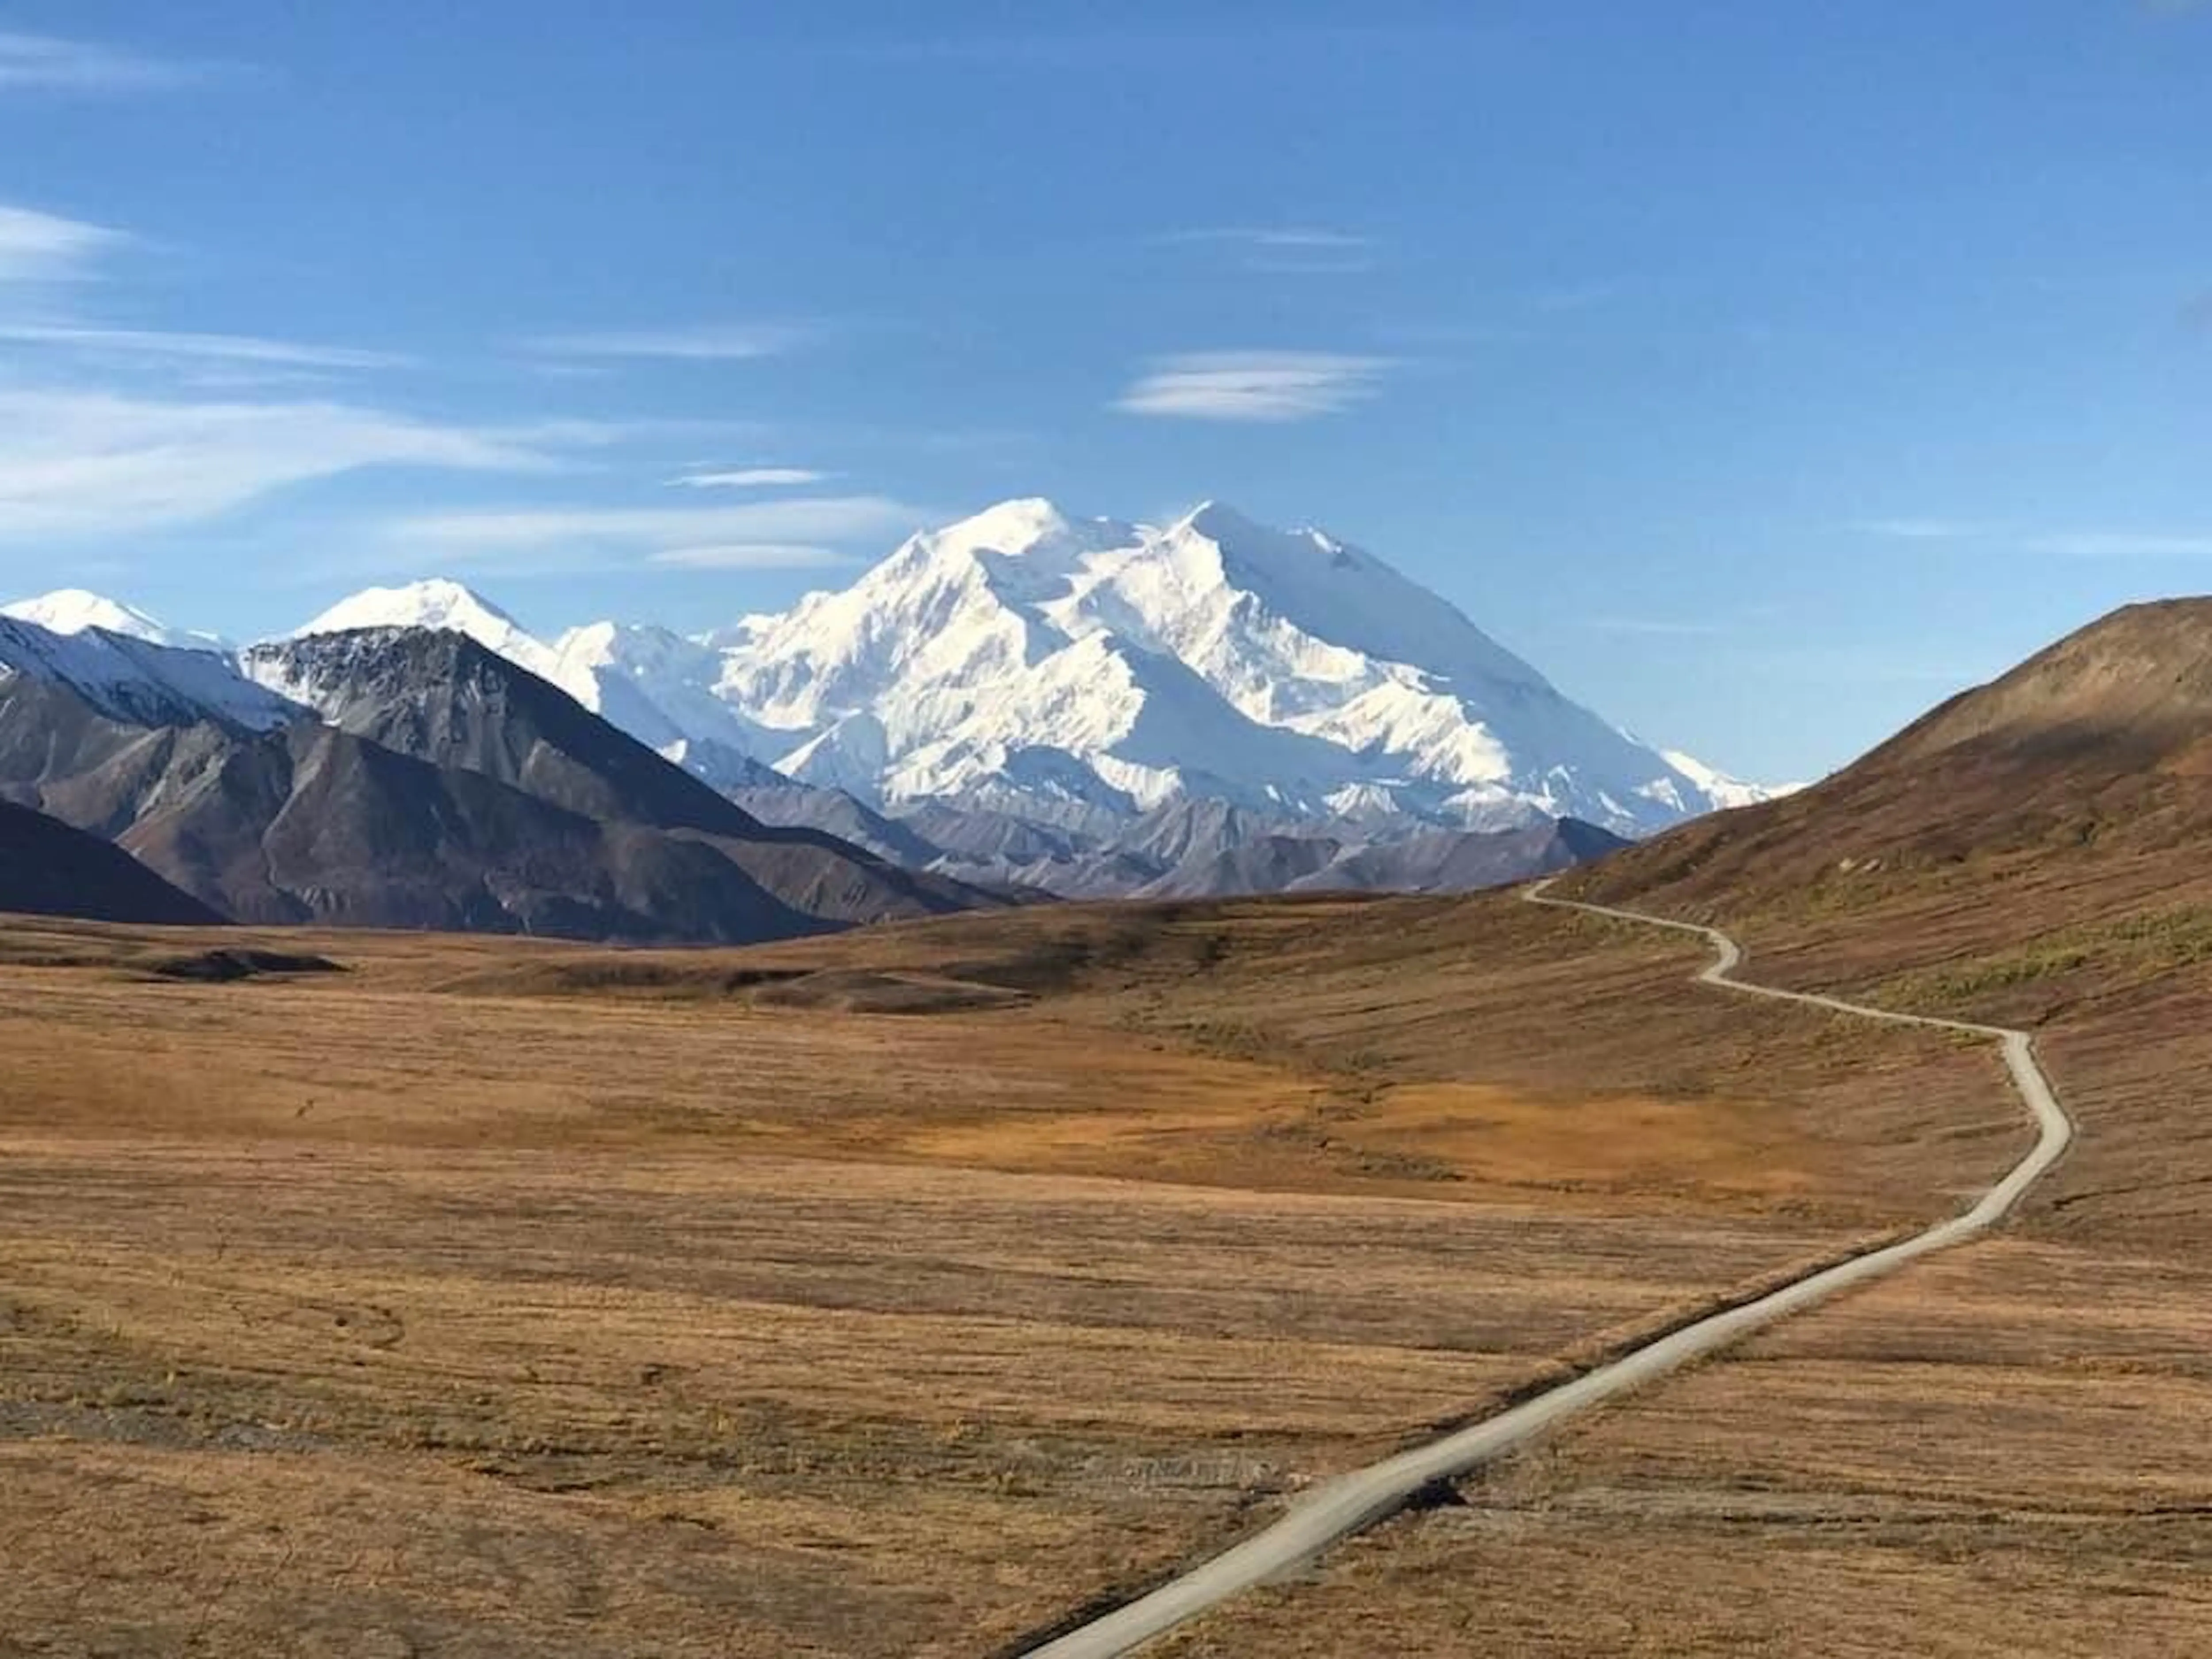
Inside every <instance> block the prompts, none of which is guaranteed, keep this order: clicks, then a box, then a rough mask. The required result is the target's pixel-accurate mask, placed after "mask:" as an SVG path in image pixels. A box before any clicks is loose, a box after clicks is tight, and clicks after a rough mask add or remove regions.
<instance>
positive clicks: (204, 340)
mask: <svg viewBox="0 0 2212 1659" xmlns="http://www.w3.org/2000/svg"><path fill="white" fill-rule="evenodd" d="M0 341H6V342H9V343H12V344H16V345H35V346H52V347H59V348H64V349H76V350H81V351H91V352H106V353H113V354H117V355H121V356H151V357H183V358H191V359H195V360H201V361H207V362H232V363H254V364H260V365H264V366H266V367H270V368H317V369H371V368H405V367H406V366H408V364H410V362H412V361H413V359H411V358H409V357H404V356H398V355H397V354H395V353H392V352H386V351H364V350H359V349H355V348H353V347H350V346H325V345H302V344H298V343H294V342H292V341H289V340H264V339H260V338H257V337H253V336H252V335H244V334H193V333H173V332H169V331H163V330H156V329H137V328H80V327H74V326H69V325H59V324H42V323H0Z"/></svg>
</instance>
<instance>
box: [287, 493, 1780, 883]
mask: <svg viewBox="0 0 2212 1659" xmlns="http://www.w3.org/2000/svg"><path fill="white" fill-rule="evenodd" d="M361 629H379V630H390V629H418V630H420V629H430V630H453V631H458V632H459V633H463V634H465V635H468V636H469V637H471V639H473V640H475V641H477V643H479V644H480V645H482V646H483V647H486V648H487V649H489V650H490V651H492V652H494V653H498V654H499V655H501V656H503V657H505V658H507V659H508V660H510V661H512V662H513V663H515V664H517V665H520V666H521V667H523V668H526V669H527V670H529V671H531V672H532V674H535V675H538V676H539V677H540V678H544V680H546V681H548V682H550V683H551V684H554V685H556V686H558V687H559V688H561V689H562V690H564V691H566V692H567V693H568V695H569V696H571V697H573V698H574V699H575V701H576V702H578V703H580V704H581V705H582V706H583V707H584V708H586V709H589V710H592V711H593V712H595V713H597V714H599V715H601V716H602V717H603V718H605V720H608V721H610V722H611V723H612V724H613V725H615V726H619V727H621V728H622V729H623V731H625V732H629V734H630V735H632V736H633V737H635V738H637V739H638V740H639V741H640V742H641V743H643V744H647V746H649V747H651V748H652V749H653V750H657V751H658V752H659V754H660V755H661V756H662V757H665V758H666V759H668V760H671V761H673V762H675V763H678V764H680V765H682V766H683V767H684V768H685V769H687V770H689V771H690V772H691V773H692V774H693V775H695V776H696V777H697V778H699V779H700V780H701V781H703V782H705V783H708V784H709V785H711V786H713V787H714V788H715V789H717V790H720V791H721V792H722V793H725V794H726V795H727V796H729V797H730V798H731V799H733V800H735V801H736V802H737V803H738V804H739V805H742V806H744V808H745V809H746V810H748V811H750V812H752V813H754V814H755V815H757V816H758V817H762V818H764V819H767V820H769V821H772V822H776V823H785V824H790V825H800V826H806V827H811V828H815V829H823V830H826V831H828V832H829V833H831V834H834V835H836V836H840V837H842V838H845V839H848V840H851V841H853V842H856V843H858V844H860V845H861V846H864V847H866V848H870V849H871V850H872V851H874V852H876V853H878V854H880V855H882V856H884V857H885V858H888V859H892V860H897V861H900V862H904V863H908V864H916V865H925V866H930V867H933V868H934V869H937V870H939V871H940V872H944V873H946V874H950V875H952V876H955V877H957V878H963V879H967V880H970V881H977V882H983V883H987V884H997V885H1010V886H1015V887H1020V888H1025V889H1031V890H1042V891H1048V892H1052V893H1056V894H1060V895H1062V896H1131V895H1134V896H1197V895H1200V894H1216V895H1227V894H1236V893H1247V892H1263V891H1275V890H1309V889H1359V888H1364V889H1403V890H1455V889H1460V888H1464V887H1468V886H1475V885H1484V884H1492V883H1494V882H1498V881H1504V880H1511V879H1515V878H1519V877H1522V876H1524V875H1528V874H1532V873H1537V872H1545V871H1549V870H1553V869H1557V868H1559V867H1562V866H1564V865H1565V864H1568V863H1571V862H1575V861H1577V860H1580V859H1583V858H1586V857H1589V856H1592V855H1594V854H1596V853H1600V852H1603V851H1606V850H1609V849H1610V848H1613V847H1614V846H1617V845H1619V844H1620V838H1622V837H1635V836H1643V835H1646V834H1649V833H1650V832H1652V831H1655V830H1657V829H1664V828H1666V827H1668V826H1669V825H1671V824H1674V823H1680V822H1681V821H1682V820H1683V819H1684V818H1686V817H1692V816H1695V815H1698V814H1700V813H1704V812H1708V811H1714V810H1717V809H1719V808H1723V807H1729V806H1735V805H1744V804H1746V803H1747V802H1751V801H1756V800H1759V799H1766V798H1767V796H1768V795H1769V794H1770V793H1771V792H1769V791H1766V790H1764V789H1761V788H1759V787H1756V786H1752V785H1747V784H1744V783H1741V782H1738V781H1735V780H1734V779H1731V778H1729V777H1727V776H1725V775H1723V774H1721V773H1719V772H1717V771H1715V770H1713V769H1710V768H1708V767H1706V766H1705V765H1703V764H1701V763H1699V762H1697V761H1696V760H1693V759H1692V758H1691V757H1687V756H1686V755H1682V754H1680V753H1676V752H1673V751H1666V750H1657V749H1654V748H1651V747H1650V746H1648V745H1646V744H1644V743H1642V742H1640V741H1638V739H1636V738H1632V737H1631V736H1629V735H1628V734H1626V732H1622V731H1621V730H1620V729H1618V728H1616V727H1614V726H1612V725H1610V724H1608V723H1607V721H1605V720H1602V719H1601V718H1600V717H1599V716H1597V715H1596V714H1593V713H1591V712H1590V711H1589V709H1587V708H1583V707H1582V706H1581V705H1579V704H1577V703H1576V702H1573V701H1571V699H1569V698H1568V697H1566V696H1565V695H1563V694H1562V693H1561V692H1559V690H1557V689H1556V688H1555V687H1553V685H1552V684H1550V683H1549V682H1548V681H1547V679H1545V678H1544V677H1543V676H1542V675H1541V673H1539V672H1538V671H1536V670H1535V669H1534V667H1532V666H1530V665H1528V663H1526V662H1524V661H1522V659H1520V658H1518V657H1516V656H1515V655H1513V654H1512V653H1510V652H1508V651H1507V650H1505V649H1504V647H1501V646H1499V645H1498V643H1496V642H1495V641H1492V639H1490V638H1489V637H1488V636H1487V635H1485V634H1484V633H1483V632H1482V631H1481V630H1480V629H1478V628H1476V627H1475V626H1474V624H1473V623H1471V622H1469V621H1468V619H1467V618H1466V617H1464V616H1462V614H1461V613H1460V612H1459V611H1456V610H1455V609H1454V608H1453V607H1452V606H1450V605H1448V604H1446V603H1445V602H1444V601H1443V600H1442V599H1439V598H1437V596H1436V595H1435V594H1433V593H1431V592H1427V591H1426V590H1425V589H1423V588H1421V587H1419V586H1417V585H1416V584H1414V583H1413V582H1411V581H1410V580H1407V578H1406V577H1404V576H1403V575H1401V574H1399V573H1398V572H1397V571H1395V570H1394V569H1393V568H1391V567H1390V566H1389V565H1388V564H1386V563H1384V562H1383V561H1382V560H1380V559H1378V558H1376V556H1373V555H1372V554H1370V553H1367V552H1364V551H1363V550H1359V549H1358V548H1355V547H1353V546H1352V545H1350V544H1347V543H1345V542H1342V541H1340V540H1338V539H1337V538H1334V537H1331V536H1329V535H1327V534H1325V533H1323V532H1319V531H1313V530H1307V531H1299V532H1282V531H1278V530H1273V529H1269V528H1267V527H1266V526H1261V525H1257V524H1255V523H1253V522H1252V521H1250V520H1248V519H1245V518H1243V517H1242V516H1241V515H1239V514H1238V513H1236V512H1234V511H1233V510H1232V509H1231V508H1228V507H1222V506H1218V505H1208V506H1206V507H1201V508H1200V509H1199V510H1198V511H1196V512H1194V513H1191V514H1190V515H1188V517H1186V518H1184V519H1182V520H1179V521H1177V522H1176V523H1175V524H1173V525H1170V526H1167V527H1165V528H1156V527H1152V526H1141V525H1134V524H1127V523H1122V522H1119V521H1116V520H1106V519H1089V520H1084V519H1075V518H1071V517H1070V516H1069V515H1067V514H1066V513H1063V512H1062V511H1060V509H1059V508H1058V507H1054V505H1053V504H1051V503H1050V502H1048V501H1037V500H1024V501H1008V502H1005V503H1003V504H1001V505H1000V506H998V507H992V508H990V509H989V510H987V511H986V512H983V513H978V514H976V515H975V516H974V517H972V518H969V519H965V520H961V521H959V522H958V523H956V524H953V525H950V526H945V528H942V529H939V530H936V531H932V532H926V533H923V534H921V535H917V536H915V537H914V538H911V539H909V540H908V542H906V543H905V544H903V545H902V546H901V547H900V548H899V549H898V550H896V551H895V552H894V553H893V554H892V555H891V556H890V557H889V558H888V559H886V560H885V561H884V562H882V563H881V564H879V565H878V566H877V567H876V568H874V569H872V570H871V571H869V572H868V573H867V574H865V575H864V576H863V577H862V578H861V579H860V580H859V581H858V582H856V583H855V584H854V586H851V587H849V588H848V589H846V590H844V591H842V592H825V593H817V594H814V595H811V596H810V597H808V598H807V599H804V600H802V601H801V602H800V603H799V605H796V606H794V607H793V609H792V610H791V611H788V612H786V613H784V614H781V615H777V616H763V617H746V618H744V619H743V620H742V621H740V622H738V623H736V624H734V625H732V626H731V627H728V628H726V629H720V630H718V631H715V632H713V633H710V634H708V635H702V636H699V637H697V638H684V637H682V636H679V635H676V634H673V633H671V632H670V631H669V630H667V629H661V628H657V627H651V626H640V625H635V624H629V623H609V622H602V623H593V624H591V625H589V626H586V627H581V628H577V629H570V630H569V631H568V632H567V633H564V634H562V635H558V636H557V637H555V638H552V639H550V640H547V639H541V638H539V637H538V636H537V635H532V633H530V632H529V631H528V630H526V629H524V628H523V627H522V626H521V624H520V623H518V622H516V620H515V619H514V618H513V617H512V616H510V615H509V614H508V613H507V612H506V611H503V610H501V608H499V607H498V606H497V605H494V604H493V603H491V602H490V601H489V600H487V599H483V598H482V597H481V596H479V595H477V594H475V593H473V592H471V591H469V590H468V589H467V588H465V587H464V586H460V585H459V584H458V583H455V582H452V581H449V580H427V581H422V582H418V583H415V584H412V585H410V586H402V587H389V588H372V589H369V590H368V591H366V592H362V593H358V594H356V595H354V596H353V597H351V598H350V599H345V600H343V601H342V602H340V603H339V604H338V605H335V606H333V607H332V608H331V609H330V610H328V611H325V612H324V613H323V614H322V615H320V616H319V617H316V618H314V619H313V621H312V622H310V623H307V625H306V626H305V627H304V628H302V629H300V630H299V636H300V637H312V636H316V635H326V634H334V633H347V632H353V631H356V630H361ZM256 672H257V673H263V672H264V671H263V670H256ZM1555 826H1557V827H1556V828H1555Z"/></svg>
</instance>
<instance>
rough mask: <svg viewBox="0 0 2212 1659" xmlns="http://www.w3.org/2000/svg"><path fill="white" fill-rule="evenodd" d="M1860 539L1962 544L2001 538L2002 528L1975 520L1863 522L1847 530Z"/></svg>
mask: <svg viewBox="0 0 2212 1659" xmlns="http://www.w3.org/2000/svg"><path fill="white" fill-rule="evenodd" d="M1851 528H1852V529H1854V530H1856V531H1858V532H1860V533H1861V534H1863V535H1868V536H1880V537H1882V538H1886V539H1887V540H1890V541H1898V542H1966V541H1979V540H1981V539H1982V538H1984V537H1988V536H1996V535H2002V533H2003V531H2004V526H2002V525H1995V524H1990V523H1987V522H1984V520H1978V519H1865V520H1861V521H1859V522H1858V523H1857V524H1855V525H1853V526H1851Z"/></svg>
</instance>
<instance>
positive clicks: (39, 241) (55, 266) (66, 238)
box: [0, 204, 131, 283]
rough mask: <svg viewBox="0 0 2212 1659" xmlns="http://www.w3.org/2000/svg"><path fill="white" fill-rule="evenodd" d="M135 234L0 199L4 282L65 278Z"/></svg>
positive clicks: (0, 254) (81, 272)
mask: <svg viewBox="0 0 2212 1659" xmlns="http://www.w3.org/2000/svg"><path fill="white" fill-rule="evenodd" d="M129 240H131V239H130V238H129V237H128V236H125V234H123V233H122V232H121V231H119V230H110V229H108V228H106V226H104V225H92V224H87V223H85V222H83V221H82V220H81V219H64V218H62V217H60V216H58V215H56V214H52V213H40V212H39V211H38V210H36V209H33V208H23V207H9V206H6V205H4V204H0V283H52V282H64V281H68V280H70V279H73V278H76V277H79V276H84V275H86V274H87V272H88V270H89V268H90V267H91V265H92V264H93V262H94V260H96V259H98V258H100V256H101V255H103V254H105V253H106V252H109V251H110V250H111V249H113V248H117V247H119V246H122V245H124V244H125V243H126V242H128V241H129Z"/></svg>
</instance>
